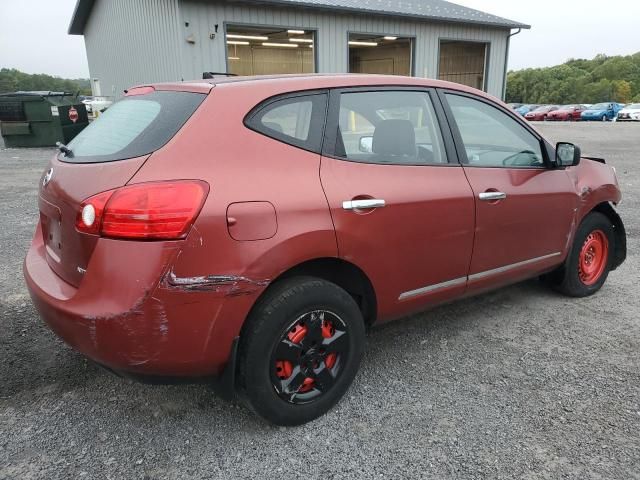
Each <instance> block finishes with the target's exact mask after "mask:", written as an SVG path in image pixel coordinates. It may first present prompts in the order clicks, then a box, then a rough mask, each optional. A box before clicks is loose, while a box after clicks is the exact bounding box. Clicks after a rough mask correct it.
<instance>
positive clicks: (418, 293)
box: [398, 252, 562, 300]
mask: <svg viewBox="0 0 640 480" xmlns="http://www.w3.org/2000/svg"><path fill="white" fill-rule="evenodd" d="M558 255H562V252H554V253H549V254H548V255H542V256H541V257H535V258H530V259H528V260H523V261H522V262H517V263H511V264H509V265H505V266H503V267H498V268H494V269H492V270H486V271H484V272H479V273H474V274H473V275H469V276H468V277H460V278H454V279H453V280H448V281H446V282H442V283H436V284H434V285H428V286H426V287H422V288H418V289H416V290H410V291H408V292H403V293H401V294H400V296H399V297H398V300H407V299H409V298H413V297H419V296H421V295H426V294H427V293H432V292H435V291H437V290H441V289H443V288H449V287H455V286H458V285H462V284H464V283H466V282H467V281H469V282H471V281H473V280H481V279H483V278H486V277H490V276H492V275H497V274H499V273H504V272H508V271H509V270H513V269H516V268H519V267H524V266H525V265H530V264H532V263H536V262H541V261H542V260H547V259H549V258H553V257H557V256H558Z"/></svg>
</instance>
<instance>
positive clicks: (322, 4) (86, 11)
mask: <svg viewBox="0 0 640 480" xmlns="http://www.w3.org/2000/svg"><path fill="white" fill-rule="evenodd" d="M242 3H245V4H246V3H249V4H251V3H253V4H262V5H267V6H278V7H288V8H309V9H315V10H324V11H333V12H336V11H338V12H349V13H360V14H362V13H367V14H369V15H381V16H390V17H400V18H411V19H414V20H422V21H430V22H447V23H459V24H471V25H478V26H484V27H494V28H504V29H512V28H524V29H529V28H531V25H527V24H525V23H519V22H515V21H512V20H507V19H503V18H500V17H495V16H493V17H494V18H495V19H497V20H499V21H491V20H478V19H473V18H448V17H444V16H443V17H439V16H433V15H421V14H416V13H405V12H399V11H382V10H376V9H372V8H367V6H366V3H364V4H363V6H349V5H345V4H342V5H340V4H337V5H336V4H332V3H330V0H320V1H318V0H248V1H246V0H245V1H243V2H242ZM94 4H95V0H77V2H76V7H75V9H74V11H73V16H72V17H71V23H70V24H69V30H68V33H69V35H83V34H84V28H85V26H86V24H87V21H88V20H89V16H90V15H91V10H92V9H93V5H94ZM463 8H464V7H463ZM468 10H472V9H468ZM476 13H480V12H478V11H476Z"/></svg>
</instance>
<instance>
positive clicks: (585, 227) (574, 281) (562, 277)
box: [545, 212, 615, 297]
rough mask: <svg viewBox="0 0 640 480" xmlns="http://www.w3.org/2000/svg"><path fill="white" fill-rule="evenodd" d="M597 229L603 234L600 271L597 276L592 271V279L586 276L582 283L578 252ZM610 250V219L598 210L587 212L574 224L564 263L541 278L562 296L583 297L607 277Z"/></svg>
mask: <svg viewBox="0 0 640 480" xmlns="http://www.w3.org/2000/svg"><path fill="white" fill-rule="evenodd" d="M597 232H602V234H604V237H606V244H607V249H606V250H607V254H606V258H603V263H602V271H601V273H599V274H598V275H595V274H594V275H593V277H594V278H590V279H588V280H590V281H588V282H587V283H585V281H584V279H585V276H584V273H583V274H582V277H581V270H580V262H581V258H582V257H581V252H582V249H583V246H584V245H585V244H586V242H587V238H588V237H589V236H590V235H591V237H590V238H591V239H593V235H594V234H596V235H598V236H600V234H599V233H597ZM614 249H615V236H614V233H613V225H612V224H611V221H610V220H609V219H608V218H607V217H606V216H605V215H603V214H602V213H599V212H591V213H589V214H588V215H587V216H586V217H585V218H584V219H583V220H582V223H581V224H580V226H579V227H578V230H577V231H576V235H575V238H574V240H573V245H572V247H571V251H570V252H569V255H568V256H567V259H566V260H565V263H564V264H563V265H562V266H561V267H559V268H558V269H557V270H555V271H554V272H552V273H550V274H549V275H547V276H546V278H545V279H546V280H547V281H548V282H549V283H550V284H551V286H552V287H553V288H554V289H555V290H556V291H558V292H560V293H563V294H564V295H568V296H570V297H587V296H589V295H593V294H594V293H596V292H597V291H598V290H600V288H602V285H603V284H604V282H605V281H606V280H607V276H608V275H609V271H610V270H611V264H612V261H613V252H614Z"/></svg>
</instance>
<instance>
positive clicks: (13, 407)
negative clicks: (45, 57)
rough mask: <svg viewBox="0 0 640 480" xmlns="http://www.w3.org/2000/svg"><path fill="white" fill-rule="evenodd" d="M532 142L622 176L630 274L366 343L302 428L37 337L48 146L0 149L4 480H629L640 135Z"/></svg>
mask: <svg viewBox="0 0 640 480" xmlns="http://www.w3.org/2000/svg"><path fill="white" fill-rule="evenodd" d="M539 128H540V129H541V130H542V131H543V132H544V133H545V134H546V135H547V136H548V137H549V138H550V139H551V140H553V141H557V140H568V141H574V142H576V143H578V144H579V145H581V146H582V148H583V152H584V153H585V154H590V155H594V156H598V155H599V156H603V157H606V158H607V160H608V161H609V162H610V163H611V164H612V165H614V166H615V167H616V168H617V172H618V176H619V179H620V183H621V185H622V189H623V192H624V195H625V198H624V202H623V204H622V205H621V207H620V211H621V214H622V217H623V219H624V220H625V222H626V225H627V232H628V236H629V256H628V259H627V262H626V263H625V264H624V265H623V266H622V267H621V268H620V269H619V270H617V271H616V272H614V273H613V274H612V275H611V276H610V277H609V280H608V282H607V284H606V285H605V286H604V288H603V289H602V291H601V292H600V293H598V294H597V295H595V296H593V297H591V298H588V299H581V300H577V299H571V298H565V297H562V296H559V295H557V294H555V293H552V292H550V291H548V290H547V289H546V288H544V287H543V286H542V285H540V284H539V283H538V282H537V281H529V282H525V283H522V284H519V285H515V286H512V287H509V288H506V289H503V290H500V291H496V292H493V293H490V294H487V295H484V296H481V297H477V298H473V299H468V300H465V301H462V302H458V303H454V304H451V305H447V306H444V307H441V308H438V309H436V310H432V311H430V312H427V313H425V314H421V315H416V316H413V317H411V318H408V319H406V320H404V321H399V322H395V323H393V324H390V325H387V326H383V327H380V328H377V329H374V330H373V331H372V332H371V333H370V334H369V336H368V345H367V353H366V356H365V359H364V362H363V365H362V369H361V372H360V374H359V375H358V377H357V378H356V381H355V383H354V385H353V386H352V388H351V389H350V390H349V392H348V393H347V395H346V397H345V398H344V399H343V401H342V402H341V403H340V404H339V405H338V407H337V408H335V409H334V410H333V411H331V412H330V413H329V414H328V415H326V416H324V417H322V418H320V419H318V420H316V421H314V422H312V423H311V424H309V425H306V426H303V427H297V428H273V427H270V426H267V425H265V424H264V423H263V422H261V421H260V420H259V419H257V418H256V417H254V416H253V415H251V414H250V413H249V412H248V411H247V410H245V409H244V408H243V407H240V406H238V405H235V404H227V403H225V402H223V401H221V400H219V399H217V398H215V397H214V396H213V395H212V393H211V391H210V390H209V389H208V388H207V387H205V386H171V387H169V386H146V385H141V384H138V383H133V382H130V381H127V380H122V379H120V378H116V377H114V376H112V375H110V374H108V373H105V372H103V371H102V370H99V369H98V368H96V367H95V366H94V365H92V364H91V363H89V362H88V361H87V360H85V359H84V358H83V357H82V356H80V355H79V354H77V353H75V352H73V351H72V350H71V349H69V348H68V347H66V346H65V345H64V344H63V343H62V342H61V341H59V340H58V339H57V338H56V337H55V336H54V335H53V334H52V333H51V332H50V331H49V330H47V329H46V328H45V327H44V326H43V324H42V323H41V321H40V320H39V319H38V316H37V314H36V312H35V310H34V308H33V306H32V305H31V302H30V300H29V298H28V295H27V293H26V289H25V286H24V281H23V279H22V271H21V262H22V258H23V256H24V253H25V251H26V249H27V246H28V244H29V241H30V238H31V235H32V232H33V229H34V227H35V221H36V216H37V206H36V184H37V181H38V178H39V175H40V174H41V172H42V170H43V168H44V165H45V163H46V160H47V158H48V157H49V155H51V153H52V150H50V149H0V172H1V173H2V174H1V175H0V198H1V202H0V249H1V250H0V251H1V252H2V258H1V262H2V268H0V295H1V305H0V309H1V312H2V324H1V328H0V478H1V479H8V478H19V479H30V478H38V479H40V478H47V479H55V478H74V479H77V478H100V479H104V478H106V479H109V478H110V479H121V478H122V479H124V478H126V479H136V478H141V479H142V478H144V479H176V478H211V479H216V478H220V479H230V478H286V479H289V478H300V477H302V476H304V477H305V478H323V479H327V478H385V479H388V478H398V479H405V478H437V479H445V478H509V479H512V478H554V479H555V478H579V479H586V478H601V479H624V480H628V479H631V478H640V360H639V347H640V295H638V292H639V290H638V283H639V282H638V281H639V280H640V274H639V272H640V260H639V257H638V253H637V252H638V251H639V248H640V245H639V243H640V229H639V225H640V155H639V154H638V151H639V150H640V125H622V124H600V123H594V124H541V125H539ZM550 214H551V212H550Z"/></svg>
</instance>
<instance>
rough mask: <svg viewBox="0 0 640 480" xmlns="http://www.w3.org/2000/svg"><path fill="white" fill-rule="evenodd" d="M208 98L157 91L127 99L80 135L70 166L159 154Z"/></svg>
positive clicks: (63, 158) (73, 145)
mask: <svg viewBox="0 0 640 480" xmlns="http://www.w3.org/2000/svg"><path fill="white" fill-rule="evenodd" d="M204 98H205V95H203V94H200V93H191V92H172V91H156V92H153V93H149V94H146V95H135V96H131V97H125V98H124V99H122V100H120V101H119V102H116V103H114V104H113V105H112V106H110V107H109V108H108V109H107V110H105V112H104V113H103V114H102V115H101V116H100V117H98V118H97V119H96V120H94V121H93V122H92V123H91V124H90V125H89V126H88V127H87V128H85V129H84V130H83V131H82V132H80V133H79V134H78V135H77V136H76V137H75V138H74V139H73V140H72V141H71V142H70V143H69V145H67V147H68V148H69V149H70V150H71V151H72V152H73V156H67V155H64V156H63V155H60V160H61V161H64V162H69V163H98V162H112V161H115V160H124V159H127V158H134V157H140V156H142V155H147V154H149V153H151V152H154V151H156V150H158V149H159V148H160V147H162V146H163V145H164V144H165V143H167V142H168V141H169V140H170V139H171V138H172V137H173V136H174V135H175V134H176V132H177V131H178V130H179V129H180V127H182V125H184V123H185V122H186V121H187V120H188V119H189V117H190V116H191V114H193V112H194V111H195V110H196V108H198V106H199V105H200V104H201V103H202V101H203V100H204Z"/></svg>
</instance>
